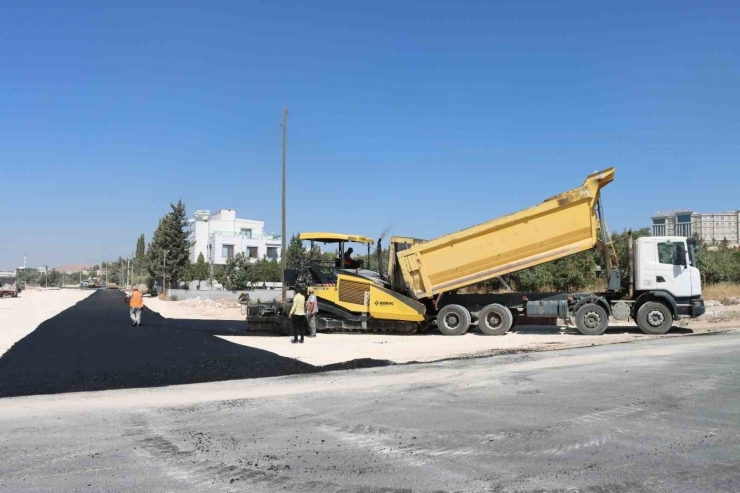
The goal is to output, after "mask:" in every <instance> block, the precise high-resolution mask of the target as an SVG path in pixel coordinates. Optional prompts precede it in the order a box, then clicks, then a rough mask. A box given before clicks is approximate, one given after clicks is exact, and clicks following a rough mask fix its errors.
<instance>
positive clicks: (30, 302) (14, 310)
mask: <svg viewBox="0 0 740 493" xmlns="http://www.w3.org/2000/svg"><path fill="white" fill-rule="evenodd" d="M93 292H94V291H92V290H86V291H80V290H79V289H70V290H67V289H61V290H60V289H57V290H40V289H27V290H25V291H23V292H21V294H20V295H19V296H18V297H17V298H7V297H6V298H2V299H0V356H2V355H3V354H5V352H6V351H7V350H8V349H10V347H11V346H12V345H13V344H15V343H16V342H17V341H19V340H21V339H23V338H24V337H26V336H27V335H28V334H30V333H31V332H33V331H34V330H35V329H36V327H38V326H39V324H40V323H41V322H43V321H45V320H48V319H50V318H51V317H53V316H54V315H56V314H58V313H60V312H62V311H64V310H66V309H67V308H69V307H70V306H72V305H74V304H75V303H77V302H78V301H82V300H84V299H85V298H87V297H88V296H90V295H91V294H92V293H93Z"/></svg>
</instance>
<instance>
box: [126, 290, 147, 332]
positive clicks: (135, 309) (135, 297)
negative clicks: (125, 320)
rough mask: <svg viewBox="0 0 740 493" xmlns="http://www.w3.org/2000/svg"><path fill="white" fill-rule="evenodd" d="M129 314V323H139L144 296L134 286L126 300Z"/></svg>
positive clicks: (137, 324)
mask: <svg viewBox="0 0 740 493" xmlns="http://www.w3.org/2000/svg"><path fill="white" fill-rule="evenodd" d="M128 306H129V316H130V317H131V322H132V323H131V325H132V326H133V325H135V326H137V327H138V326H139V325H141V310H142V309H143V308H144V298H143V296H142V295H141V292H140V291H139V288H137V287H136V286H134V290H133V291H132V292H131V295H130V296H129V300H128Z"/></svg>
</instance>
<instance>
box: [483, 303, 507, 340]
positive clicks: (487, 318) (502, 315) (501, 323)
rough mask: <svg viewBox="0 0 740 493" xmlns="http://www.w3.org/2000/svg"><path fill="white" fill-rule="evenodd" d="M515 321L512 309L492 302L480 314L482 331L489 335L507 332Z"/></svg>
mask: <svg viewBox="0 0 740 493" xmlns="http://www.w3.org/2000/svg"><path fill="white" fill-rule="evenodd" d="M512 323H513V317H512V315H511V311H510V310H509V309H508V308H506V307H505V306H503V305H499V304H498V303H492V304H490V305H488V306H486V307H484V308H483V309H482V310H481V311H480V313H479V314H478V327H480V331H481V332H483V333H484V334H486V335H489V336H500V335H504V334H506V333H507V332H508V331H509V329H510V328H511V325H512Z"/></svg>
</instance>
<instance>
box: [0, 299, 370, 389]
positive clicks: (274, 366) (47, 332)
mask: <svg viewBox="0 0 740 493" xmlns="http://www.w3.org/2000/svg"><path fill="white" fill-rule="evenodd" d="M123 299H124V294H123V293H122V292H121V291H119V290H99V291H97V292H96V293H95V294H93V295H92V296H90V297H89V298H87V299H85V300H82V301H80V302H79V303H77V304H76V305H74V306H72V307H70V308H68V309H67V310H65V311H63V312H62V313H60V314H59V315H57V316H55V317H53V318H51V319H49V320H47V321H45V322H43V323H42V324H41V325H39V326H38V328H37V329H36V330H34V331H33V332H32V333H30V334H29V335H27V336H26V337H24V338H23V339H21V340H20V341H18V342H17V343H16V344H14V345H13V347H11V348H10V349H9V350H8V351H7V352H6V353H5V354H4V355H2V357H0V397H14V396H20V395H35V394H51V393H61V392H79V391H90V390H110V389H121V388H140V387H156V386H162V385H174V384H185V383H196V382H214V381H220V380H231V379H245V378H258V377H272V376H279V375H290V374H297V373H315V372H319V371H326V370H332V369H335V368H353V367H363V366H364V367H366V366H374V365H375V366H377V365H379V364H385V363H384V362H377V361H366V360H355V361H350V362H346V363H341V364H334V365H326V366H314V365H310V364H307V363H303V362H300V361H298V360H296V359H293V358H285V357H282V356H279V355H277V354H275V353H272V352H269V351H264V350H262V349H256V348H251V347H247V346H242V345H237V344H232V343H230V342H228V341H224V340H223V339H220V338H218V337H213V334H238V333H240V331H243V330H244V327H245V325H244V324H243V323H240V322H239V321H233V320H171V319H166V318H163V317H162V316H160V315H159V314H158V313H153V312H151V311H150V310H148V309H145V311H144V313H143V314H142V326H141V327H132V326H131V319H130V318H129V311H128V306H127V305H126V304H124V302H123ZM144 303H145V304H146V299H145V300H144ZM0 330H1V329H0ZM284 341H285V344H288V338H285V340H284ZM310 342H311V341H310V340H309V343H310Z"/></svg>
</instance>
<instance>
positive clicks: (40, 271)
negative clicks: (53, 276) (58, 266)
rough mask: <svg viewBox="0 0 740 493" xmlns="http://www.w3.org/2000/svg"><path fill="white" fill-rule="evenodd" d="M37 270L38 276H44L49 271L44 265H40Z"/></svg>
mask: <svg viewBox="0 0 740 493" xmlns="http://www.w3.org/2000/svg"><path fill="white" fill-rule="evenodd" d="M37 269H38V271H39V274H46V273H47V272H48V271H49V268H48V267H46V266H45V265H42V266H41V267H38V268H37Z"/></svg>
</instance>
